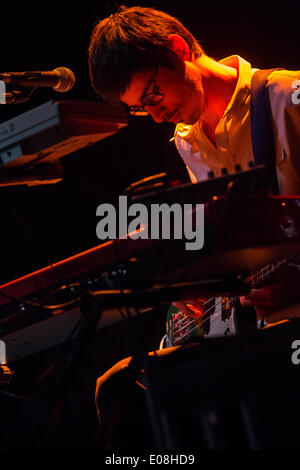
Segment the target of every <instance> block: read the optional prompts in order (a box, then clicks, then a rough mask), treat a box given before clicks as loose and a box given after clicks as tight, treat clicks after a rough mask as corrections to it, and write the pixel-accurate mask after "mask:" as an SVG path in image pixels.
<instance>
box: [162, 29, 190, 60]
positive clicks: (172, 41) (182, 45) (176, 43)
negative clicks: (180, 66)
mask: <svg viewBox="0 0 300 470" xmlns="http://www.w3.org/2000/svg"><path fill="white" fill-rule="evenodd" d="M167 44H168V48H169V49H171V51H172V52H174V54H176V55H177V57H178V58H179V59H181V60H189V58H190V55H191V54H190V49H189V46H188V45H187V43H186V42H185V40H184V39H183V38H182V37H181V36H179V35H178V34H171V35H170V36H169V37H168V39H167Z"/></svg>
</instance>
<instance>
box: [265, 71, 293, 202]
mask: <svg viewBox="0 0 300 470" xmlns="http://www.w3.org/2000/svg"><path fill="white" fill-rule="evenodd" d="M267 87H268V93H269V98H270V105H271V110H272V118H273V129H274V137H275V147H276V165H277V176H278V181H279V187H280V193H281V194H287V195H288V194H289V195H299V194H300V71H297V72H295V71H287V70H283V71H275V72H273V73H272V74H271V75H270V78H269V80H268V85H267Z"/></svg>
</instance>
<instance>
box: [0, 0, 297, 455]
mask: <svg viewBox="0 0 300 470" xmlns="http://www.w3.org/2000/svg"><path fill="white" fill-rule="evenodd" d="M225 3H226V5H225ZM118 4H122V2H121V3H118V2H109V1H103V2H101V1H91V0H85V1H84V2H63V1H61V2H56V1H52V2H48V3H47V2H38V3H37V4H35V3H33V2H27V3H26V4H20V2H18V3H17V4H10V5H9V4H8V3H7V4H5V5H1V8H0V13H1V28H0V51H1V54H0V57H1V60H0V70H1V72H9V71H26V70H52V69H54V68H56V67H59V66H65V67H69V68H70V69H72V70H73V72H74V74H75V76H76V84H75V86H74V88H73V89H72V90H71V91H70V92H68V93H66V94H64V95H61V94H58V93H56V92H55V91H53V90H51V89H39V90H37V91H36V92H35V93H34V94H33V95H32V98H31V99H30V101H29V102H28V103H26V104H20V105H5V106H1V107H0V122H4V121H6V120H7V119H10V118H11V117H14V116H16V115H19V114H21V113H22V112H24V111H27V110H29V109H31V108H34V107H35V106H38V105H39V104H42V103H44V102H46V101H48V100H52V99H53V100H56V99H71V98H74V99H79V100H84V101H85V100H88V101H92V100H94V99H95V95H94V92H93V90H92V87H91V85H90V82H89V76H88V65H87V50H88V45H89V37H90V34H91V31H92V27H93V25H94V24H95V23H96V22H97V21H98V20H99V19H100V18H103V17H104V16H107V15H108V14H110V13H111V12H112V11H114V9H115V8H116V7H117V6H118ZM135 4H136V2H130V1H128V2H126V5H128V6H131V5H135ZM138 4H139V5H141V6H153V7H157V8H160V9H163V10H165V11H166V12H168V13H170V14H172V15H174V16H177V17H178V18H179V19H180V20H181V21H182V22H183V24H184V25H185V26H186V27H187V28H189V29H190V30H191V31H192V32H193V33H194V35H195V37H196V38H197V39H198V40H199V41H200V42H201V44H202V46H203V48H204V50H205V52H206V53H207V54H208V55H210V56H211V57H213V58H215V59H217V60H219V59H221V58H223V57H226V56H229V55H232V54H239V55H240V56H242V57H244V58H245V59H246V60H248V61H249V62H250V63H251V64H252V66H253V67H259V68H270V67H284V68H287V69H292V70H297V69H299V58H300V57H299V56H300V54H299V21H300V20H299V6H298V4H297V3H296V2H285V4H284V3H281V4H280V3H278V2H269V3H268V2H252V3H251V4H250V3H249V2H247V3H246V2H244V3H242V2H241V3H240V4H237V2H229V1H227V2H222V3H221V2H218V1H216V2H215V1H211V2H195V1H194V0H193V1H190V0H186V1H185V2H180V3H178V2H177V3H176V4H174V2H171V1H166V0H162V1H152V2H149V1H140V2H138ZM173 127H174V126H173V125H171V124H161V125H157V124H155V123H153V122H152V121H151V118H143V119H137V118H131V119H130V121H129V125H128V127H126V128H125V129H122V130H121V131H120V132H119V133H118V134H117V135H115V136H112V137H109V138H107V139H105V140H103V141H101V142H99V143H97V144H95V145H94V146H92V147H89V148H87V149H83V150H80V151H78V152H75V153H74V154H72V155H68V156H66V157H64V158H63V159H62V164H63V166H64V171H65V177H64V180H63V181H62V182H61V183H58V184H56V185H46V186H37V187H32V188H27V187H15V188H0V224H1V226H0V227H1V228H0V259H1V269H0V282H1V283H5V282H7V281H10V280H13V279H16V278H18V277H19V276H21V275H23V274H26V273H30V272H32V271H33V270H35V269H38V268H41V267H43V266H46V265H48V264H49V263H52V262H55V261H58V260H61V259H64V258H66V257H68V256H71V255H73V254H75V253H78V252H81V251H83V250H86V249H88V248H90V247H92V246H95V245H97V244H98V243H99V240H98V239H97V238H96V232H95V229H96V223H97V220H96V208H97V206H98V205H99V204H101V203H102V202H111V201H114V200H115V199H116V198H117V197H118V195H120V194H122V193H123V191H124V188H126V187H127V186H128V185H129V184H130V183H132V182H134V181H136V180H138V179H140V178H143V177H146V176H149V175H152V174H156V173H159V172H161V171H166V172H168V173H170V174H171V175H172V176H173V177H174V178H178V177H179V178H181V179H182V181H187V173H186V170H185V167H184V165H183V163H182V162H181V159H180V157H179V156H178V154H177V151H176V149H175V147H174V144H172V143H170V142H169V140H170V138H171V137H172V134H173ZM159 318H164V313H163V316H162V317H159ZM145 325H146V328H148V325H151V318H149V319H145V320H144V327H145ZM154 329H155V328H154ZM148 333H149V336H150V337H151V330H150V329H149V330H148ZM155 333H156V332H155V331H153V335H154V336H155ZM154 336H153V338H154ZM110 338H113V345H114V348H112V346H111V339H110ZM155 338H156V337H155ZM100 340H101V341H100V343H98V346H97V347H96V348H94V351H92V352H91V353H90V362H89V367H87V368H86V369H85V371H84V373H82V380H81V382H80V384H79V385H78V384H77V385H78V388H77V389H76V388H74V393H73V395H72V398H73V400H70V402H69V406H70V410H69V414H68V412H67V418H66V420H65V422H64V423H63V425H62V426H61V427H60V428H59V432H58V434H57V435H56V436H55V438H54V443H53V442H50V445H49V446H50V447H51V446H53V447H58V448H72V449H75V448H76V449H80V448H83V449H86V448H87V449H89V448H99V447H98V445H99V441H97V424H96V416H95V409H94V405H93V390H94V382H95V378H96V377H97V374H98V372H100V371H102V372H103V371H104V370H105V369H106V368H107V367H108V366H110V365H112V364H113V363H114V361H116V360H118V359H121V358H122V357H124V356H125V355H127V354H128V353H131V352H132V344H130V338H129V337H127V336H126V335H125V336H124V330H123V329H122V326H120V325H119V326H117V327H113V328H111V329H108V330H107V331H106V332H105V333H104V334H102V336H101V337H100ZM155 340H156V339H155ZM152 342H153V341H152ZM150 343H151V341H150ZM99 344H100V346H99ZM156 344H157V343H156ZM151 345H152V343H151ZM95 351H96V353H95ZM53 354H54V353H53ZM53 358H55V354H54V355H53V356H52V357H50V360H53ZM48 362H49V356H47V359H45V357H44V355H40V356H39V357H38V358H37V359H35V361H33V362H31V361H30V358H29V361H27V360H25V362H22V363H21V364H20V365H19V366H18V365H17V366H16V368H17V371H18V374H17V375H18V377H19V378H18V380H19V383H20V389H21V392H24V393H25V394H26V393H28V389H30V386H31V385H30V381H31V380H32V376H33V377H35V375H37V374H38V372H39V371H40V370H43V368H44V367H45V364H48ZM31 372H32V373H31ZM54 388H55V387H54ZM43 397H45V395H43V394H42V395H41V396H40V397H39V396H38V397H37V399H35V400H33V401H30V402H28V403H27V405H26V404H25V405H24V404H23V402H20V401H12V402H11V401H10V400H8V404H6V402H5V401H4V403H3V402H2V405H3V406H2V409H1V413H2V418H3V414H4V410H5V409H6V410H7V416H6V418H7V421H6V424H5V425H3V427H2V431H3V435H4V436H5V437H4V442H5V443H6V445H7V446H8V448H9V447H12V448H14V447H16V448H18V447H21V448H32V446H33V443H34V441H35V438H36V433H38V431H39V426H40V423H39V420H38V417H39V416H43V413H44V412H45V410H44V398H43ZM79 405H80V406H79ZM41 410H42V412H41ZM74 410H76V411H75V412H74ZM70 416H71V418H70ZM37 422H38V425H37V424H36V423H37ZM2 439H3V438H2Z"/></svg>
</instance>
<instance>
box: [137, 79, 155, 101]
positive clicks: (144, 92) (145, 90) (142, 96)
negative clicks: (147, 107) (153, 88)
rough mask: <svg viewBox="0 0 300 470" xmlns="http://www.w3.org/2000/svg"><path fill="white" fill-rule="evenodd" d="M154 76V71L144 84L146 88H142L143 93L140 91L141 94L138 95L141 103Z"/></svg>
mask: <svg viewBox="0 0 300 470" xmlns="http://www.w3.org/2000/svg"><path fill="white" fill-rule="evenodd" d="M154 77H155V72H154V76H153V75H151V77H150V80H149V82H148V83H147V85H146V88H145V89H144V91H143V93H142V94H141V96H140V102H141V103H142V99H143V98H144V96H145V95H146V93H147V91H148V90H149V88H150V85H151V84H152V82H153V80H154Z"/></svg>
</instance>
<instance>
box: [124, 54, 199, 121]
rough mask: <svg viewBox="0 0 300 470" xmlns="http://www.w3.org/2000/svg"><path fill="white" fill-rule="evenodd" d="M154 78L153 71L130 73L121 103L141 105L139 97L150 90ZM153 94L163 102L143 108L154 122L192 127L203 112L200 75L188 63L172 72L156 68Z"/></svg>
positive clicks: (163, 68)
mask: <svg viewBox="0 0 300 470" xmlns="http://www.w3.org/2000/svg"><path fill="white" fill-rule="evenodd" d="M154 78H155V70H154V69H153V70H147V71H143V72H137V73H135V74H133V77H132V80H131V83H130V85H129V87H128V88H127V90H126V91H125V93H124V94H123V95H122V96H121V101H123V102H124V103H125V104H127V105H128V106H129V107H131V106H141V105H142V103H141V97H142V96H145V94H146V93H149V92H151V91H152V90H153V86H154ZM156 91H157V92H159V93H161V94H163V95H164V98H163V100H162V101H161V102H160V103H159V104H155V105H151V106H150V105H146V106H145V107H144V109H145V110H146V111H147V112H148V113H149V114H150V115H151V116H152V118H153V119H154V121H155V122H163V121H168V122H173V124H178V123H179V122H184V123H185V124H194V123H195V122H197V121H198V119H199V118H200V116H201V115H202V114H203V112H204V108H205V105H204V93H203V87H202V80H201V76H200V75H199V71H198V69H197V68H196V67H195V66H194V65H193V64H192V63H190V62H185V63H184V67H180V68H179V67H178V68H176V69H174V70H173V69H168V68H165V67H158V70H157V76H156Z"/></svg>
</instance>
